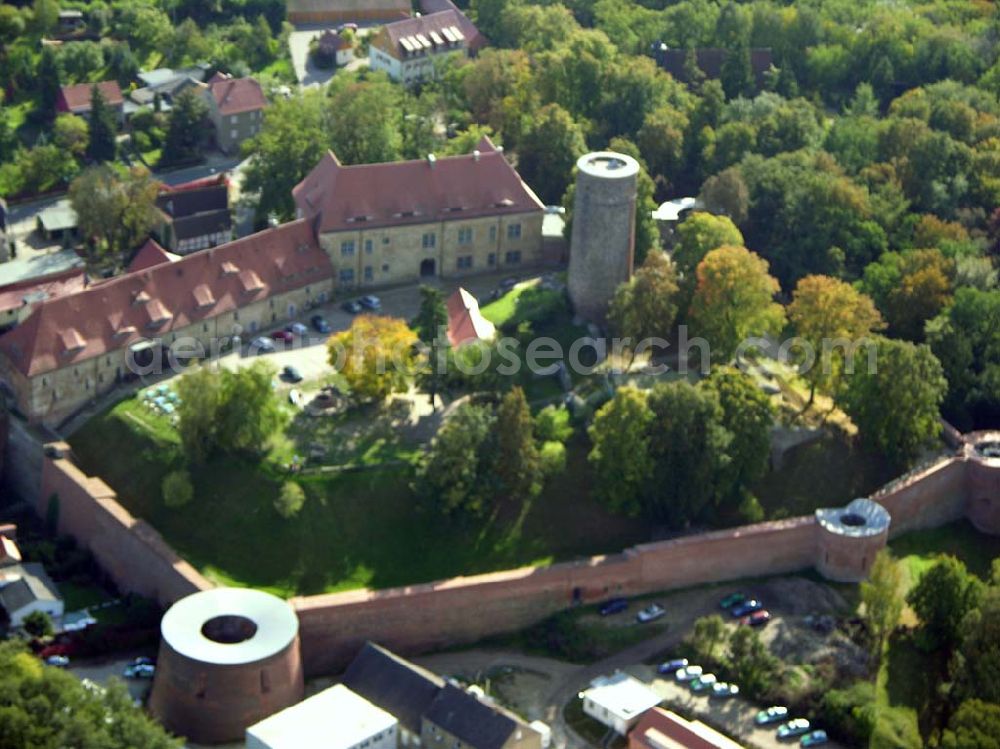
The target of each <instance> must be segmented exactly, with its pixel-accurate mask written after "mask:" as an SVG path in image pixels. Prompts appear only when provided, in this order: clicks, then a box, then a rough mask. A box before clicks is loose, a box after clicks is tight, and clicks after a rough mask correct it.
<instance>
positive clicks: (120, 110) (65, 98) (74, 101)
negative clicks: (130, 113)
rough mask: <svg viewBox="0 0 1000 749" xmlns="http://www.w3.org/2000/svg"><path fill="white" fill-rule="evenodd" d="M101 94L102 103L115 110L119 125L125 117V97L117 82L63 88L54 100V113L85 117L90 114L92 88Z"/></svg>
mask: <svg viewBox="0 0 1000 749" xmlns="http://www.w3.org/2000/svg"><path fill="white" fill-rule="evenodd" d="M95 86H96V87H97V90H98V91H100V92H101V95H102V96H103V97H104V101H106V102H107V104H108V106H109V107H111V108H112V109H113V110H115V113H116V114H117V116H118V121H119V123H120V122H121V121H122V120H123V119H124V117H125V97H124V96H122V91H121V89H120V88H118V82H117V81H102V82H101V83H77V84H75V85H73V86H63V87H62V88H60V89H59V96H58V97H57V98H56V111H57V112H59V113H62V114H67V113H68V114H75V115H78V116H80V117H86V116H87V115H88V114H90V101H91V98H92V97H93V93H94V87H95Z"/></svg>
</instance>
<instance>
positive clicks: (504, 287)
mask: <svg viewBox="0 0 1000 749" xmlns="http://www.w3.org/2000/svg"><path fill="white" fill-rule="evenodd" d="M515 286H517V279H516V278H505V279H504V280H503V281H501V282H500V290H501V291H503V293H504V294H506V293H507V292H508V291H510V290H511V289H513V288H514V287H515Z"/></svg>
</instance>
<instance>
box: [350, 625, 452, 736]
mask: <svg viewBox="0 0 1000 749" xmlns="http://www.w3.org/2000/svg"><path fill="white" fill-rule="evenodd" d="M342 681H343V683H344V685H345V686H347V687H348V688H350V689H351V690H352V691H354V692H356V693H357V694H359V695H361V696H362V697H364V698H365V699H366V700H368V701H369V702H371V703H372V704H375V705H378V706H379V707H380V708H382V709H383V710H385V711H386V712H388V713H391V714H392V715H394V716H395V717H396V719H397V720H399V722H400V723H402V724H403V725H404V726H405V727H406V728H408V729H409V730H411V731H413V732H419V731H420V721H421V718H422V717H423V715H424V713H426V712H427V710H428V708H429V707H430V705H431V703H432V702H433V701H434V698H435V697H436V696H437V694H438V692H439V691H440V690H441V688H442V687H443V686H444V680H443V679H441V677H439V676H436V675H435V674H432V673H431V672H430V671H427V670H425V669H422V668H420V667H419V666H416V665H414V664H412V663H409V662H407V661H405V660H403V659H402V658H400V657H399V656H397V655H395V654H393V653H390V652H389V651H388V650H385V649H384V648H382V647H379V646H378V645H376V644H374V643H371V642H369V643H366V644H365V646H364V647H363V648H362V649H361V652H359V653H358V654H357V656H355V658H354V660H353V661H351V665H350V666H348V667H347V671H345V672H344V676H343V679H342Z"/></svg>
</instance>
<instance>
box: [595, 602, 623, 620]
mask: <svg viewBox="0 0 1000 749" xmlns="http://www.w3.org/2000/svg"><path fill="white" fill-rule="evenodd" d="M627 608H628V601H627V600H626V599H624V598H612V599H611V600H610V601H605V602H604V603H602V604H601V608H600V609H598V610H599V611H600V612H601V616H611V615H612V614H620V613H621V612H623V611H624V610H625V609H627Z"/></svg>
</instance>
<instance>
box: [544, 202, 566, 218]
mask: <svg viewBox="0 0 1000 749" xmlns="http://www.w3.org/2000/svg"><path fill="white" fill-rule="evenodd" d="M545 213H547V214H548V215H549V216H565V215H566V208H565V207H564V206H561V205H547V206H545Z"/></svg>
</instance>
